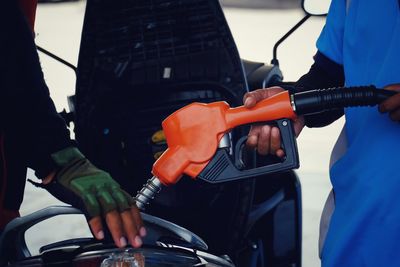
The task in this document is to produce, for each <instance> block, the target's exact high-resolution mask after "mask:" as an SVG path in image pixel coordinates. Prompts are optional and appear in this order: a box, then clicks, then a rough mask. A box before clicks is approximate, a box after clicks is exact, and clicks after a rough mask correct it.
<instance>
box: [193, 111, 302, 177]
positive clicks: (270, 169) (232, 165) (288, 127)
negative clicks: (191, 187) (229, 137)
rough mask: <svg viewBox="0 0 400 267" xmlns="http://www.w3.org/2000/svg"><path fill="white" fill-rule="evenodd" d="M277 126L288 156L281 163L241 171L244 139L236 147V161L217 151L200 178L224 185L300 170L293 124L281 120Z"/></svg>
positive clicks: (287, 120)
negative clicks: (230, 182)
mask: <svg viewBox="0 0 400 267" xmlns="http://www.w3.org/2000/svg"><path fill="white" fill-rule="evenodd" d="M277 126H278V127H279V130H280V132H281V138H282V145H283V149H284V150H285V154H286V155H285V157H284V159H283V160H282V161H281V162H278V163H272V164H270V165H266V166H262V167H257V168H253V169H248V170H242V169H240V166H241V165H242V164H241V163H240V157H239V156H238V155H240V154H241V150H242V147H243V145H244V143H245V142H246V139H247V137H243V138H241V139H240V140H239V142H238V144H237V145H236V147H235V151H234V154H235V158H234V159H232V156H230V155H229V153H228V151H227V150H226V149H219V150H217V153H216V154H215V156H214V157H213V158H212V160H211V161H210V163H209V164H208V165H207V166H206V168H205V169H204V170H203V171H202V172H201V173H200V174H199V176H198V178H200V179H202V180H204V181H206V182H209V183H222V182H228V181H235V180H241V179H246V178H251V177H257V176H260V175H265V174H270V173H276V172H283V171H287V170H292V169H296V168H298V167H299V155H298V151H297V143H296V137H295V133H294V130H293V123H292V121H291V120H289V119H281V120H278V121H277Z"/></svg>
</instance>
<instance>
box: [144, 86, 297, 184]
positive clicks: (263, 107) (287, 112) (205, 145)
mask: <svg viewBox="0 0 400 267" xmlns="http://www.w3.org/2000/svg"><path fill="white" fill-rule="evenodd" d="M296 117H297V116H296V114H295V113H294V111H293V108H292V106H291V102H290V96H289V93H288V92H287V91H284V92H282V93H279V94H277V95H274V96H272V97H270V98H267V99H264V100H262V101H260V102H259V103H257V105H256V106H255V107H253V108H250V109H247V108H245V107H243V106H241V107H237V108H230V106H229V105H228V104H227V103H226V102H222V101H221V102H214V103H211V104H202V103H193V104H190V105H188V106H185V107H183V108H181V109H180V110H178V111H176V112H174V113H173V114H171V115H170V116H169V117H168V118H166V119H165V120H164V121H163V123H162V127H163V130H164V134H165V137H166V140H167V144H168V149H167V150H166V151H165V152H164V153H163V154H162V156H161V157H160V158H159V159H158V160H157V161H156V162H155V163H154V165H153V170H152V172H153V174H154V175H155V176H157V177H158V178H159V179H160V181H161V182H162V183H163V184H165V185H170V184H175V183H176V182H178V181H179V179H180V178H181V177H182V175H183V174H186V175H189V176H191V177H192V178H196V177H197V176H198V175H199V173H200V172H201V171H202V170H203V169H204V168H205V167H206V166H207V164H208V163H209V162H210V160H211V159H212V157H213V156H214V154H215V153H216V151H217V148H218V144H219V141H220V140H221V138H222V137H223V135H224V134H226V133H228V132H229V131H231V130H232V129H233V128H235V127H237V126H239V125H244V124H249V123H254V122H261V121H274V120H278V119H282V118H287V119H296Z"/></svg>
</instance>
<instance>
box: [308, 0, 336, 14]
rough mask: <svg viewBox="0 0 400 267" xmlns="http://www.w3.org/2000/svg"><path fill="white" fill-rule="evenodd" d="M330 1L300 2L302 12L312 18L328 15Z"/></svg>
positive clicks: (310, 0)
mask: <svg viewBox="0 0 400 267" xmlns="http://www.w3.org/2000/svg"><path fill="white" fill-rule="evenodd" d="M330 4H331V0H302V4H301V6H302V8H303V10H304V11H305V12H306V13H307V14H309V15H312V16H325V15H326V14H327V13H328V10H329V6H330Z"/></svg>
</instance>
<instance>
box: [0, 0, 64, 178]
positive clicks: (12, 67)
mask: <svg viewBox="0 0 400 267" xmlns="http://www.w3.org/2000/svg"><path fill="white" fill-rule="evenodd" d="M0 28H1V30H2V35H1V37H0V55H1V59H2V60H1V63H0V99H1V100H0V101H1V103H0V109H1V112H0V114H1V116H2V118H1V124H2V127H3V128H5V130H6V131H9V132H17V131H18V132H23V133H24V134H23V136H24V139H26V140H24V141H25V143H26V144H27V147H26V150H25V152H26V155H25V156H26V157H27V158H28V161H29V162H28V164H29V166H30V167H32V168H34V169H35V170H36V171H38V170H39V171H40V170H42V171H40V172H41V176H44V175H47V174H48V173H46V172H49V171H50V169H52V166H51V158H50V154H51V153H54V152H56V151H58V150H61V149H63V148H65V147H66V146H69V145H71V144H72V142H71V140H70V138H69V131H68V129H67V128H66V125H65V122H64V120H63V119H62V118H61V117H60V116H59V115H58V113H57V111H56V109H55V107H54V103H53V101H52V100H51V98H50V94H49V90H48V88H47V86H46V84H45V82H44V77H43V73H42V70H41V67H40V63H39V58H38V55H37V52H36V47H35V44H34V41H33V37H32V32H31V30H30V28H29V26H28V24H27V22H26V20H25V19H24V17H23V15H22V13H21V11H20V10H19V7H18V5H17V3H16V1H14V0H5V1H4V3H3V4H2V9H1V10H0Z"/></svg>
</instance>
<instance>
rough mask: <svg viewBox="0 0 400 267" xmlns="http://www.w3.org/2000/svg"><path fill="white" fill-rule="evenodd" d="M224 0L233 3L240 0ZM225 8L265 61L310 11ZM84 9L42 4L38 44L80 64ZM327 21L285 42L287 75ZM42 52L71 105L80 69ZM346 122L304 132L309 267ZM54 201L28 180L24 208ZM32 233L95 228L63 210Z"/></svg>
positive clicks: (58, 91)
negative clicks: (336, 148) (335, 151)
mask: <svg viewBox="0 0 400 267" xmlns="http://www.w3.org/2000/svg"><path fill="white" fill-rule="evenodd" d="M224 1H226V2H232V3H233V2H234V1H235V0H224ZM238 1H239V0H238ZM276 1H281V0H276ZM282 1H284V0H282ZM224 10H225V15H226V18H227V21H228V23H229V25H230V27H231V31H232V34H233V36H234V38H235V41H236V45H237V47H238V50H239V52H240V54H241V57H242V58H245V59H248V60H255V61H264V62H269V61H270V60H271V57H272V47H273V45H274V43H275V42H276V41H277V40H278V39H279V38H280V37H281V36H282V35H283V34H284V33H286V31H287V30H289V29H290V27H291V26H293V25H294V24H295V23H296V22H297V21H298V20H300V19H301V18H302V17H303V16H304V13H303V12H302V10H300V9H299V8H294V9H293V8H291V9H261V8H260V9H247V8H246V9H244V8H232V7H225V9H224ZM84 11H85V2H84V1H78V2H67V3H58V4H41V5H39V8H38V12H37V22H36V42H37V44H38V45H41V46H43V47H44V48H46V49H48V50H50V51H51V52H53V53H55V54H57V55H59V56H60V57H62V58H64V59H66V60H67V61H69V62H71V63H73V64H74V65H76V63H77V59H78V52H79V42H80V35H81V28H82V23H83V16H84ZM323 23H324V21H323V19H322V18H311V19H310V21H308V22H306V23H305V25H304V26H302V27H301V28H300V29H299V30H298V31H297V32H295V33H294V34H293V35H292V36H290V37H289V38H288V40H287V41H285V42H284V43H283V44H282V45H281V47H280V48H279V50H278V58H279V60H280V67H281V69H282V71H283V73H284V76H285V80H287V81H290V80H291V81H293V80H296V79H297V78H298V77H300V76H301V75H302V74H304V73H306V72H307V71H308V69H309V66H310V65H311V64H312V56H313V55H314V53H315V52H316V49H315V45H314V44H315V40H316V38H317V36H318V34H319V32H320V31H321V29H322V27H323ZM40 58H41V63H42V68H43V71H44V74H45V79H46V82H47V84H48V86H49V88H50V90H51V96H52V98H53V100H54V102H55V105H56V107H57V109H58V110H59V111H61V110H62V109H63V108H65V107H67V100H66V97H67V96H68V95H71V94H73V93H74V87H75V76H74V73H73V71H71V70H70V69H68V68H66V67H64V66H63V65H61V64H59V63H57V62H55V61H54V60H52V59H49V58H48V57H46V56H43V55H40ZM342 125H343V121H342V120H339V121H338V122H336V123H334V124H332V125H330V126H329V127H324V128H322V129H305V130H303V132H302V133H301V135H300V137H299V138H298V147H299V154H300V164H301V166H300V169H299V170H297V173H298V175H299V176H300V180H301V184H302V196H303V251H302V255H303V266H305V267H316V266H320V262H319V259H318V255H317V247H318V246H317V240H318V224H319V217H320V214H321V210H322V207H323V203H324V201H325V198H326V196H327V195H328V192H329V190H330V182H329V178H328V162H329V154H330V150H331V148H332V147H333V144H334V142H335V140H336V137H337V135H338V133H339V132H340V129H341V127H342ZM28 177H29V178H34V175H33V172H32V171H29V172H28ZM54 204H60V202H59V201H57V200H56V199H54V198H53V197H52V196H51V195H49V194H48V193H47V192H45V191H43V190H40V189H37V188H34V187H33V186H31V185H30V184H27V186H26V193H25V197H24V202H23V205H22V208H21V213H22V215H26V214H29V213H31V212H33V211H35V210H38V209H41V208H43V207H45V206H48V205H54ZM45 233H47V234H45ZM26 236H27V243H28V246H30V247H31V248H32V251H34V252H37V250H38V248H39V247H40V246H42V245H44V244H46V243H48V242H55V241H59V240H62V239H64V238H66V237H68V238H73V237H82V236H90V233H89V231H88V228H87V226H86V223H85V220H84V218H83V217H82V216H81V217H79V216H75V217H71V216H69V217H68V218H67V217H65V216H60V217H59V218H55V219H52V220H50V221H48V222H46V223H42V224H40V225H37V226H35V227H34V228H32V229H31V230H29V231H28V232H27V235H26Z"/></svg>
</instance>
